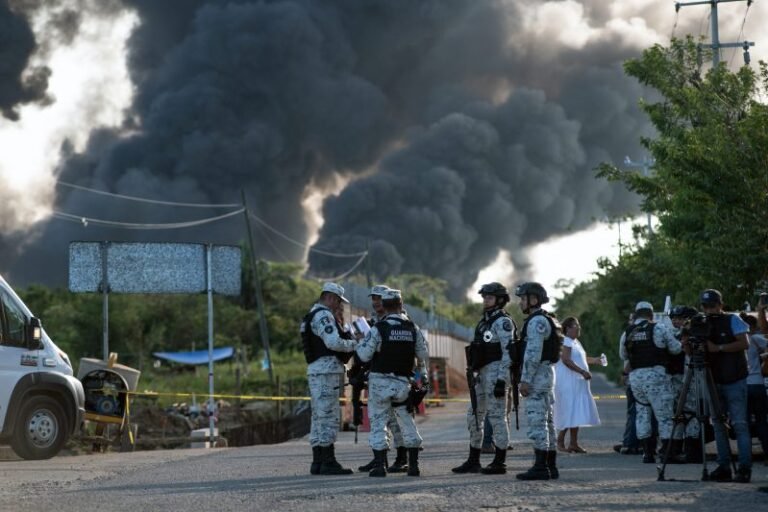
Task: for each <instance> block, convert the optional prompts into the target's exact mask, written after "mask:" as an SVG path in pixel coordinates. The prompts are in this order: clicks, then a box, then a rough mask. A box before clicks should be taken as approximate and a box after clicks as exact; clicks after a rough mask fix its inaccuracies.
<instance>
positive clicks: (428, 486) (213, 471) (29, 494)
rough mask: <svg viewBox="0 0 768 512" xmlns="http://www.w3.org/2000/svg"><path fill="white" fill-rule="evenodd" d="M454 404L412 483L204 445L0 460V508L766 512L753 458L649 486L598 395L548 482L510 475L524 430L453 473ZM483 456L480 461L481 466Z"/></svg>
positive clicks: (300, 450)
mask: <svg viewBox="0 0 768 512" xmlns="http://www.w3.org/2000/svg"><path fill="white" fill-rule="evenodd" d="M593 389H594V392H595V394H602V395H607V394H616V393H618V392H620V391H621V390H618V389H616V388H613V387H611V386H610V385H609V384H607V383H606V382H605V381H604V380H602V379H601V378H600V376H599V375H598V376H596V379H595V383H594V384H593ZM464 407H465V406H464V405H462V404H449V405H448V406H446V407H441V408H431V409H429V415H428V417H427V418H425V419H423V420H421V423H420V429H421V431H422V435H423V437H424V439H425V450H424V452H423V455H422V460H423V462H422V477H421V478H412V477H407V476H405V475H389V476H388V477H387V478H384V479H373V478H370V477H368V476H367V475H366V474H361V473H357V474H355V475H352V476H348V477H322V476H310V475H309V474H308V470H309V460H310V456H309V452H310V450H309V447H308V445H307V443H306V441H305V440H301V441H292V442H288V443H283V444H279V445H265V446H253V447H247V448H236V449H223V450H216V451H206V450H175V451H155V452H137V453H133V454H106V455H88V456H79V457H57V458H54V459H52V460H50V461H43V462H31V461H8V460H6V461H0V510H1V511H6V510H8V511H36V512H39V511H48V510H51V511H53V510H55V511H57V512H67V511H85V510H98V509H101V510H109V511H112V510H115V511H122V510H125V511H132V512H137V511H139V512H148V511H154V510H167V511H175V510H206V509H212V510H215V511H216V512H224V511H240V510H270V511H282V510H286V511H288V510H290V511H292V512H295V511H300V510H334V511H351V510H355V511H362V510H371V511H373V510H375V511H379V510H381V511H389V510H406V509H407V510H418V511H419V512H426V511H432V510H434V511H444V510H462V511H465V510H503V511H535V510H601V511H607V510H617V509H623V510H680V511H682V510H701V511H718V512H722V511H723V510H739V509H742V510H750V511H755V510H768V506H766V503H768V494H766V493H765V492H763V491H762V490H761V488H768V468H767V467H765V466H763V465H762V463H761V462H757V463H756V465H755V468H754V475H753V483H752V484H748V485H743V484H713V483H708V482H701V481H699V479H700V476H701V469H702V467H701V465H695V466H692V465H689V466H669V467H668V468H667V477H668V478H675V479H677V480H678V481H667V482H657V481H656V468H655V466H653V465H649V464H642V463H641V462H640V458H639V457H638V456H622V455H618V454H616V453H614V452H613V451H612V449H611V446H612V444H613V443H614V442H615V441H616V440H617V439H619V437H620V434H621V431H622V429H623V423H624V402H623V400H619V399H607V400H600V401H599V410H600V415H601V419H602V420H603V425H602V426H601V427H597V428H590V429H582V432H583V434H582V436H581V438H582V440H583V442H582V444H583V446H585V448H587V449H588V451H589V453H587V454H584V455H575V454H574V455H571V454H566V455H563V454H561V455H560V456H559V462H560V464H559V466H560V468H561V478H560V480H558V481H549V482H521V481H518V480H516V479H515V478H514V473H516V472H519V471H523V470H525V469H527V468H528V467H529V466H530V464H531V461H532V449H531V445H530V443H529V442H528V441H527V439H525V434H524V429H525V426H524V425H521V430H520V431H519V432H514V433H513V436H512V438H513V443H514V445H515V449H514V451H512V452H511V453H510V456H509V458H508V461H507V462H508V466H509V467H510V472H511V473H512V474H508V475H502V476H484V475H463V476H459V475H454V474H452V473H451V471H450V468H451V467H452V466H455V465H457V464H459V463H460V462H462V461H463V460H464V458H465V457H466V451H467V445H468V441H467V432H466V426H465V423H464V422H465V420H464V415H463V409H464ZM522 419H523V418H521V420H522ZM756 451H759V450H758V449H756ZM337 454H338V457H339V459H340V460H341V462H342V463H343V464H344V465H347V466H353V467H356V466H357V465H359V464H362V463H365V462H367V461H368V459H369V458H370V451H369V449H368V446H367V440H366V436H365V434H361V439H360V444H358V445H355V444H353V442H352V434H351V433H342V434H341V436H340V440H339V442H338V445H337ZM490 458H491V456H490V455H487V456H484V463H485V462H489V461H490ZM711 469H713V467H712V465H711V464H710V470H711ZM681 480H683V481H681Z"/></svg>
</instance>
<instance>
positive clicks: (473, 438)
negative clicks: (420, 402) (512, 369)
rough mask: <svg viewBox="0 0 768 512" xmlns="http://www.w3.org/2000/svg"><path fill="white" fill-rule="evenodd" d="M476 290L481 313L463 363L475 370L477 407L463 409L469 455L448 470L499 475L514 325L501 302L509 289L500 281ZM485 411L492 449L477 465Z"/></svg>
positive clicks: (504, 444) (505, 300) (504, 443)
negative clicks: (487, 460) (480, 299)
mask: <svg viewBox="0 0 768 512" xmlns="http://www.w3.org/2000/svg"><path fill="white" fill-rule="evenodd" d="M478 293H479V294H480V295H482V297H483V310H484V311H483V317H482V318H481V319H480V322H479V323H478V324H477V327H476V328H475V337H474V340H473V341H472V343H470V344H469V350H468V352H467V353H468V356H467V365H468V366H469V368H470V369H471V370H472V372H473V374H474V373H475V372H476V374H477V376H476V377H475V378H474V387H475V394H476V396H477V409H476V410H474V409H473V408H472V404H470V405H469V407H468V409H467V427H468V428H469V458H468V459H467V460H466V461H465V462H464V463H463V464H461V465H460V466H458V467H455V468H453V470H452V471H453V472H454V473H479V472H482V473H484V474H488V475H499V474H504V473H506V472H507V465H506V458H507V448H508V446H509V425H508V424H507V390H508V389H509V384H510V374H509V365H510V353H509V344H510V343H511V342H512V340H513V339H514V338H515V334H516V331H517V329H516V327H515V323H514V322H513V321H512V318H510V316H509V314H508V313H507V312H506V311H504V306H506V305H507V303H508V302H509V293H508V292H507V289H506V288H505V287H504V286H503V285H502V284H500V283H495V282H494V283H488V284H484V285H483V286H482V287H481V288H480V291H479V292H478ZM486 415H487V416H488V419H489V421H490V423H491V428H492V431H493V444H494V445H495V446H496V452H495V456H494V458H493V461H492V462H491V463H490V464H489V465H488V466H486V467H484V468H481V466H480V452H481V449H482V445H483V427H484V425H485V418H486Z"/></svg>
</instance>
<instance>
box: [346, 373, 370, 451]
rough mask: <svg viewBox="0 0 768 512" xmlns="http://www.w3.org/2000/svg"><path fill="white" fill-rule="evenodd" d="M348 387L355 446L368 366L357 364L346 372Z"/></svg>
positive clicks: (361, 420)
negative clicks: (350, 394) (350, 389)
mask: <svg viewBox="0 0 768 512" xmlns="http://www.w3.org/2000/svg"><path fill="white" fill-rule="evenodd" d="M347 378H348V379H349V385H350V386H352V424H353V425H354V426H355V444H357V433H358V430H359V427H360V425H362V424H363V401H362V394H363V389H365V388H366V385H367V384H368V366H367V365H362V364H358V363H357V359H355V364H353V365H352V367H351V368H350V369H349V370H347Z"/></svg>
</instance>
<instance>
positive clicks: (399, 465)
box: [357, 284, 408, 473]
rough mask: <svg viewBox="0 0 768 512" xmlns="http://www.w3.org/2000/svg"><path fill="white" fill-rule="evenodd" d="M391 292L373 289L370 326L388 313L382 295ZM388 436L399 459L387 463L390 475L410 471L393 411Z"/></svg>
mask: <svg viewBox="0 0 768 512" xmlns="http://www.w3.org/2000/svg"><path fill="white" fill-rule="evenodd" d="M386 290H389V287H388V286H386V285H383V284H377V285H374V286H373V287H372V288H371V293H369V294H368V296H369V297H370V298H371V307H372V308H373V316H372V318H371V319H370V320H369V321H368V324H369V325H370V326H371V327H373V326H374V325H375V324H376V322H378V321H380V320H383V319H384V316H385V315H386V313H385V312H384V306H383V305H382V303H381V294H382V293H383V292H384V291H386ZM387 436H388V438H390V439H391V440H392V441H393V443H394V445H395V449H396V450H397V457H396V458H395V462H393V463H392V465H391V466H390V465H389V462H387V463H386V464H387V472H388V473H405V472H406V471H408V449H407V448H406V447H405V444H404V441H403V432H402V431H401V430H400V425H398V424H397V417H396V416H395V411H394V409H392V410H391V411H390V413H389V421H387ZM375 465H376V459H375V458H373V459H371V461H370V462H369V463H368V464H365V465H363V466H359V467H358V468H357V470H358V471H361V472H363V473H368V472H369V471H370V470H372V469H373V467H374V466H375Z"/></svg>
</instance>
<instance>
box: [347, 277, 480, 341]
mask: <svg viewBox="0 0 768 512" xmlns="http://www.w3.org/2000/svg"><path fill="white" fill-rule="evenodd" d="M342 286H344V295H345V296H346V297H347V299H349V302H350V303H351V304H352V305H353V306H355V307H357V308H360V309H365V310H368V309H370V307H371V299H370V297H369V296H368V294H369V293H370V289H368V288H366V287H363V286H360V285H358V284H355V283H348V282H345V283H342ZM405 310H406V311H407V312H408V316H409V317H410V318H411V320H413V321H414V322H415V323H416V325H418V326H419V327H421V328H422V329H428V330H430V331H432V332H441V333H444V334H449V335H451V336H453V337H454V338H457V339H459V340H464V341H466V342H467V343H468V342H469V341H470V340H471V339H472V336H473V335H474V333H473V331H472V329H471V328H469V327H467V326H465V325H461V324H459V323H457V322H454V321H453V320H449V319H447V318H445V317H443V316H440V315H435V314H433V313H430V312H427V311H424V310H423V309H421V308H417V307H415V306H409V305H408V304H405Z"/></svg>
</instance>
